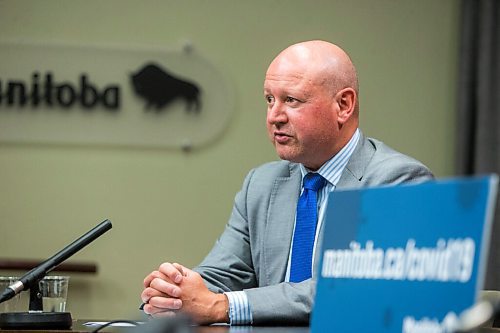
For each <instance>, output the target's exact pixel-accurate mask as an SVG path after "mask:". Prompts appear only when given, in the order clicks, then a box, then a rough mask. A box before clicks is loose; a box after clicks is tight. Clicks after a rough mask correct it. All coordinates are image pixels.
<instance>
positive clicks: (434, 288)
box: [311, 176, 498, 333]
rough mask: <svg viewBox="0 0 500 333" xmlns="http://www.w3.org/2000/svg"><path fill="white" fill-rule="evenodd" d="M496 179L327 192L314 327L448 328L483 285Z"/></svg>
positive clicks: (413, 332)
mask: <svg viewBox="0 0 500 333" xmlns="http://www.w3.org/2000/svg"><path fill="white" fill-rule="evenodd" d="M497 186H498V177H496V176H488V177H477V178H468V179H453V180H442V181H432V182H427V183H423V184H418V185H400V186H394V187H379V188H372V189H361V190H352V191H336V192H333V193H332V194H331V195H330V198H329V203H328V207H327V212H326V219H325V225H324V228H325V229H324V235H323V236H324V238H323V242H322V249H321V256H322V257H321V260H320V266H319V268H318V272H319V274H318V284H317V291H316V300H315V305H314V310H313V316H312V324H311V330H312V332H313V333H318V332H356V333H358V332H391V333H396V332H398V333H400V332H403V333H420V332H436V333H437V332H440V333H444V332H450V331H451V330H452V329H453V328H454V327H455V326H456V325H457V321H458V318H459V316H460V313H461V312H462V311H464V310H465V309H467V308H469V307H470V306H472V305H473V304H474V302H475V300H476V297H477V294H478V291H479V290H480V289H482V287H483V283H484V273H485V265H486V259H487V250H488V243H489V237H490V229H491V223H492V219H493V210H494V206H495V205H494V204H495V198H496V191H497Z"/></svg>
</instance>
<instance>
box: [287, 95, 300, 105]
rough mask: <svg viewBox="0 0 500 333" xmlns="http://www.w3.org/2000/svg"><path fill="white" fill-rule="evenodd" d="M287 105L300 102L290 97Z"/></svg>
mask: <svg viewBox="0 0 500 333" xmlns="http://www.w3.org/2000/svg"><path fill="white" fill-rule="evenodd" d="M285 101H286V102H287V103H295V102H298V100H297V99H295V98H293V97H290V96H288V97H287V98H286V100H285Z"/></svg>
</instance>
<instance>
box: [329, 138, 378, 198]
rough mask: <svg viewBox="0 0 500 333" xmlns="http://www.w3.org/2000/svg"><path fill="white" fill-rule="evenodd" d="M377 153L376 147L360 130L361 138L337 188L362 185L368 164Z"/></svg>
mask: <svg viewBox="0 0 500 333" xmlns="http://www.w3.org/2000/svg"><path fill="white" fill-rule="evenodd" d="M373 154H375V147H373V145H372V144H371V143H370V141H369V140H368V139H366V138H365V136H364V135H363V133H361V132H360V138H359V142H358V145H357V146H356V149H354V152H353V153H352V155H351V158H350V159H349V162H347V165H346V167H345V169H344V171H343V172H342V175H341V176H340V179H339V182H338V183H337V188H341V189H343V188H356V187H360V185H361V180H362V179H363V176H364V173H365V170H366V166H367V165H368V163H369V162H370V160H371V159H372V157H373Z"/></svg>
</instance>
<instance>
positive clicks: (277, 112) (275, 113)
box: [267, 102, 288, 125]
mask: <svg viewBox="0 0 500 333" xmlns="http://www.w3.org/2000/svg"><path fill="white" fill-rule="evenodd" d="M267 121H268V122H269V123H270V124H273V125H275V124H284V123H286V122H287V121H288V117H287V115H286V110H285V104H284V103H280V102H275V103H274V104H273V105H272V107H269V108H268V110H267Z"/></svg>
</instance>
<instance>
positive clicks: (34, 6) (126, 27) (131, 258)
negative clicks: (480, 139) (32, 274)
mask: <svg viewBox="0 0 500 333" xmlns="http://www.w3.org/2000/svg"><path fill="white" fill-rule="evenodd" d="M458 17H459V13H458V2H457V1H455V0H441V1H434V0H425V1H414V0H400V1H396V0H378V1H373V0H357V1H356V0H354V1H340V0H324V1H307V0H301V1H298V0H296V1H291V0H289V1H284V0H281V1H278V0H275V1H269V0H266V1H264V0H254V1H235V0H211V1H208V0H184V1H172V0H169V1H118V0H108V1H95V0H94V1H88V0H80V1H63V0H61V1H50V0H46V1H20V0H8V1H6V0H0V41H5V40H23V41H36V42H40V43H44V42H57V43H65V42H68V43H72V44H74V43H79V44H81V45H89V44H92V45H95V44H97V45H127V46H134V45H137V46H155V47H156V46H158V47H166V48H169V47H172V46H179V45H182V43H183V42H184V41H186V40H189V41H191V42H192V43H193V45H194V46H195V47H196V48H197V49H198V50H199V51H200V52H201V53H203V55H204V56H205V57H206V58H207V59H209V61H211V62H212V63H214V65H215V66H216V67H218V68H221V70H222V71H223V74H224V75H225V76H226V77H227V78H228V79H229V81H230V83H231V84H232V85H233V86H234V92H235V94H236V95H235V96H234V100H235V110H234V116H233V118H232V121H231V123H230V125H229V127H228V129H227V131H226V132H225V133H224V134H223V135H222V136H221V138H220V139H219V140H218V141H216V142H214V143H212V144H211V145H209V146H207V147H205V148H203V149H200V150H195V151H193V152H191V153H183V152H180V151H174V150H161V149H143V150H139V149H127V148H112V147H99V146H83V147H82V146H65V145H57V146H55V145H43V144H33V145H26V144H24V145H16V144H2V143H0V187H1V191H0V239H1V242H0V256H1V257H21V258H45V257H48V256H50V255H52V254H53V253H54V252H55V251H57V250H59V249H60V248H61V247H62V246H63V245H65V244H66V243H68V242H70V241H72V240H73V239H75V238H76V237H77V236H79V235H80V234H82V233H83V232H85V231H87V230H88V229H90V228H91V227H92V226H94V225H95V224H97V223H98V222H100V221H101V220H103V219H105V218H109V219H111V220H112V221H113V223H114V228H113V230H112V231H111V232H109V233H107V234H106V235H104V236H103V237H102V238H100V239H99V240H98V241H96V242H95V243H94V244H93V245H92V246H90V247H89V248H87V249H84V250H83V251H81V252H80V253H79V254H77V255H75V256H74V257H73V258H72V259H73V260H79V261H95V262H97V263H98V265H99V268H100V271H99V273H98V274H97V275H94V276H86V275H78V274H74V275H72V281H71V284H70V295H69V300H68V307H69V309H70V310H71V311H72V313H73V317H75V318H108V319H112V318H122V317H131V316H132V317H133V316H137V315H138V311H137V306H138V304H139V303H140V299H139V294H140V292H141V287H142V279H143V278H144V276H145V275H146V274H147V273H149V272H150V271H151V270H153V269H154V268H156V267H157V266H158V265H159V264H160V263H161V262H163V261H166V260H170V261H178V262H181V263H184V264H185V265H187V266H194V265H196V264H197V263H198V262H199V261H200V260H201V259H202V258H203V256H204V254H206V253H207V251H208V250H209V249H210V248H211V246H212V244H213V242H214V241H215V239H216V237H217V236H218V235H219V233H220V232H221V231H222V229H223V227H224V224H225V223H226V221H227V218H228V216H229V213H230V210H231V206H232V201H233V197H234V194H235V193H236V192H237V191H238V189H239V187H240V185H241V182H242V180H243V177H244V176H245V174H246V173H247V172H248V170H249V169H250V168H252V167H254V166H257V165H259V164H261V163H263V162H265V161H269V160H274V159H276V155H275V153H274V150H273V148H272V146H271V145H270V144H269V143H268V141H267V138H266V134H265V123H264V122H265V103H264V99H263V97H262V82H263V77H264V73H265V70H266V68H267V65H268V64H269V62H270V61H271V60H272V58H273V57H274V56H275V55H276V54H277V53H278V52H279V51H280V50H281V49H283V48H284V47H286V46H288V45H289V44H291V43H294V42H297V41H301V40H306V39H326V40H329V41H333V42H336V43H338V44H339V45H341V46H343V47H344V48H345V49H346V50H347V51H348V52H349V53H350V54H351V55H352V58H353V60H354V62H355V63H356V64H357V68H358V72H359V77H360V84H361V104H360V105H361V127H362V128H363V130H364V132H365V134H367V135H369V136H373V137H376V138H378V139H381V140H383V141H385V142H386V143H388V144H389V145H391V146H393V147H394V148H396V149H398V150H400V151H403V152H405V153H407V154H409V155H412V156H414V157H416V158H418V159H420V160H422V161H423V162H424V163H426V164H427V165H428V166H429V167H431V169H433V170H434V172H435V173H436V175H437V176H440V177H443V176H450V175H453V173H454V167H453V160H454V152H453V149H454V126H455V95H456V77H457V73H456V69H457V52H458V43H457V42H458ZM0 273H2V272H0ZM3 273H6V272H3Z"/></svg>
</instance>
